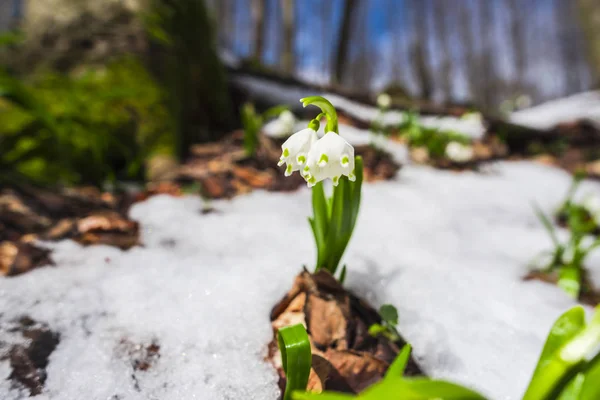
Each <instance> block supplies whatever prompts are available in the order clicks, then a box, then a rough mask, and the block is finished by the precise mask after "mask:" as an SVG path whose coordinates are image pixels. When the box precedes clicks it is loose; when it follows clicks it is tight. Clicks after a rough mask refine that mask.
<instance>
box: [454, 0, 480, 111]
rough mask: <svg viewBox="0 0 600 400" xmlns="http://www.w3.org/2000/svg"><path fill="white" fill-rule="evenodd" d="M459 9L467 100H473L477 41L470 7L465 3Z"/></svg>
mask: <svg viewBox="0 0 600 400" xmlns="http://www.w3.org/2000/svg"><path fill="white" fill-rule="evenodd" d="M459 7H460V8H459V24H458V29H459V32H458V33H459V35H460V42H461V44H462V51H463V62H464V68H465V72H466V74H465V75H466V76H467V79H466V81H467V82H466V83H467V98H469V99H471V100H473V97H474V96H475V95H474V90H473V79H474V77H475V73H476V71H477V69H476V66H475V64H476V62H475V41H474V40H473V26H472V19H471V16H470V14H469V7H468V6H467V5H466V4H465V2H461V3H460V5H459Z"/></svg>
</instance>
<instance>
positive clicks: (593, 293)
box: [523, 271, 600, 307]
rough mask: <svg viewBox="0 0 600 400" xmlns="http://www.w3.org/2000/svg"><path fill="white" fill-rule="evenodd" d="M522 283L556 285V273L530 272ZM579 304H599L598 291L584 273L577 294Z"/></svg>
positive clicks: (599, 294) (599, 292) (599, 295)
mask: <svg viewBox="0 0 600 400" xmlns="http://www.w3.org/2000/svg"><path fill="white" fill-rule="evenodd" d="M523 280H524V281H530V280H538V281H542V282H546V283H551V284H553V285H556V284H558V272H556V271H553V272H545V271H531V272H530V273H528V274H527V275H525V276H524V277H523ZM577 300H578V301H579V302H581V303H584V304H588V305H590V306H592V307H595V306H597V305H598V304H600V291H599V290H598V289H597V288H595V287H594V285H593V284H592V281H591V279H590V278H589V277H588V274H587V273H586V272H585V271H584V273H583V280H582V282H581V290H580V292H579V298H578V299H577Z"/></svg>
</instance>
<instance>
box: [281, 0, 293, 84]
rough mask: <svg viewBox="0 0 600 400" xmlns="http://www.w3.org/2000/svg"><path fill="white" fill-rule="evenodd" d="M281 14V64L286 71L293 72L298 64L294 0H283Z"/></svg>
mask: <svg viewBox="0 0 600 400" xmlns="http://www.w3.org/2000/svg"><path fill="white" fill-rule="evenodd" d="M280 4H281V16H282V26H283V40H282V49H281V59H280V62H281V66H282V68H283V70H284V71H285V72H287V73H288V74H292V73H293V72H294V66H295V64H296V60H295V53H294V33H295V30H296V26H295V19H294V5H295V1H294V0H281V1H280Z"/></svg>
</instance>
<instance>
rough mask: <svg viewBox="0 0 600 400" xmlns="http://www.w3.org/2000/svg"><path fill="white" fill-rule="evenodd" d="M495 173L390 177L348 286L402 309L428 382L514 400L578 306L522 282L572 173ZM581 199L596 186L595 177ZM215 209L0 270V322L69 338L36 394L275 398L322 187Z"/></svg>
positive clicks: (519, 167) (183, 207)
mask: <svg viewBox="0 0 600 400" xmlns="http://www.w3.org/2000/svg"><path fill="white" fill-rule="evenodd" d="M347 135H348V136H352V132H351V131H350V130H348V132H347ZM488 169H489V172H487V173H486V174H477V173H473V172H465V173H453V172H449V171H437V170H434V169H431V168H428V167H421V166H411V165H409V166H406V167H404V168H403V169H402V170H401V171H400V174H399V176H398V177H397V179H395V180H393V181H389V182H380V183H376V184H365V186H364V193H363V202H362V205H361V214H360V216H359V221H358V222H357V227H356V231H355V234H354V237H353V239H352V241H351V243H350V246H349V249H348V252H347V254H346V256H345V257H344V260H343V262H346V263H347V264H348V282H347V284H348V286H349V287H350V288H351V289H352V290H354V291H356V292H357V293H359V294H361V295H363V296H365V297H366V298H367V299H368V300H370V301H371V302H372V303H373V305H375V306H379V305H380V304H382V303H391V304H394V305H396V306H397V307H398V309H399V312H400V331H401V332H402V334H403V335H404V336H405V337H406V338H407V339H408V340H409V341H410V342H411V343H412V344H413V347H414V353H415V355H416V356H417V358H418V360H419V361H420V363H421V364H422V366H423V367H424V369H425V371H426V372H428V373H429V374H432V375H433V376H435V377H440V378H446V379H451V380H455V381H458V382H461V383H463V384H466V385H469V386H471V387H473V388H475V389H478V390H480V391H482V392H483V393H484V394H486V395H489V396H490V397H491V398H493V399H499V400H512V399H515V400H516V399H519V398H520V396H521V394H522V393H523V390H524V388H525V386H526V384H527V382H528V380H529V377H530V375H531V373H532V372H533V369H534V366H535V363H536V360H537V357H538V355H539V353H540V351H541V349H542V346H543V343H544V340H545V337H546V334H547V333H548V330H549V328H550V326H551V324H552V323H553V321H554V320H555V319H556V318H557V317H558V316H559V315H560V314H561V313H562V312H563V311H565V310H566V309H567V308H569V307H570V306H572V305H573V304H574V303H573V301H571V300H570V299H569V298H568V297H567V295H566V294H564V293H563V292H562V291H561V290H560V289H559V288H557V287H555V286H553V285H549V284H544V283H540V282H523V281H522V280H521V277H522V276H523V275H524V274H526V272H527V264H528V263H529V262H530V261H531V260H532V259H533V257H534V256H536V255H537V254H538V253H539V252H540V251H542V250H545V249H548V248H549V246H550V240H549V238H548V237H547V234H546V232H545V231H544V229H543V227H542V226H541V224H540V223H539V222H538V221H537V219H536V217H535V215H534V213H533V211H532V207H531V202H532V201H536V202H538V203H539V204H540V206H541V207H542V208H543V209H545V210H551V209H553V208H554V207H555V206H557V205H558V203H559V202H560V201H561V200H562V198H563V196H564V193H565V192H566V189H567V187H568V185H569V183H570V177H569V175H568V174H566V173H565V172H562V171H560V170H557V169H553V168H549V167H546V166H541V165H537V164H533V163H528V162H519V163H498V164H493V165H492V167H491V168H488ZM586 191H593V192H594V193H596V194H599V193H600V187H599V186H598V184H595V183H587V182H586ZM202 205H203V203H202V201H201V199H199V198H197V197H191V196H188V197H183V198H172V197H168V196H155V197H152V198H150V199H149V200H147V201H145V202H143V203H139V204H136V205H135V206H134V207H133V208H132V210H131V216H132V217H133V218H135V219H136V220H138V221H139V222H140V224H141V229H142V236H143V242H144V247H139V248H134V249H131V250H129V251H127V252H123V251H120V250H117V249H114V248H110V247H106V246H95V247H89V248H83V247H81V246H79V245H77V244H75V243H73V242H71V241H64V242H59V243H57V244H52V245H50V246H52V247H53V248H54V249H55V252H54V258H55V261H56V264H57V265H56V266H55V267H47V268H40V269H37V270H35V271H32V272H30V273H27V274H24V275H22V276H18V277H14V278H0V310H2V315H1V316H0V325H2V326H5V325H6V324H7V323H9V321H11V320H14V319H16V318H18V317H19V316H21V315H24V314H27V315H29V316H31V317H32V318H33V319H35V320H37V321H40V322H45V323H47V324H49V326H50V328H51V329H52V330H54V331H58V332H59V333H60V335H61V340H60V343H59V345H58V347H57V349H56V350H55V351H54V353H52V355H51V356H50V362H49V365H48V368H47V372H48V380H47V382H46V388H45V390H44V393H43V396H38V397H34V399H36V400H42V399H43V400H52V399H59V400H81V399H120V400H138V399H140V400H141V399H162V400H181V399H206V400H225V399H242V398H243V399H256V400H275V399H276V398H277V396H278V393H279V390H278V388H277V376H276V374H275V371H274V370H273V369H272V368H271V367H270V366H269V365H268V364H267V363H265V362H264V361H263V359H264V356H265V355H266V350H267V349H266V346H267V343H268V342H269V341H270V340H271V338H272V332H271V327H270V322H269V312H270V309H271V307H272V306H273V305H274V304H275V303H276V302H277V301H278V300H279V299H280V297H281V296H282V295H283V294H284V293H285V292H286V291H287V290H288V289H289V288H290V286H291V284H292V282H293V279H294V276H295V275H296V274H297V273H299V272H300V270H301V268H302V265H303V264H306V265H307V266H309V267H310V266H311V265H312V264H313V262H314V259H315V249H314V244H313V238H312V235H311V232H310V229H309V226H308V223H307V221H306V217H307V216H308V215H309V214H310V213H311V210H310V191H309V190H307V189H304V188H303V189H301V190H300V191H299V192H297V193H293V194H278V193H266V192H261V191H258V192H253V193H251V194H249V195H246V196H242V197H238V198H236V199H234V200H232V201H214V202H213V206H214V207H215V208H216V209H218V210H219V211H220V212H219V213H213V214H206V215H203V214H201V212H200V210H201V209H202ZM595 275H596V277H597V275H598V274H597V272H596V273H595ZM5 339H6V338H5V337H4V334H2V333H0V342H1V341H3V340H5ZM123 340H126V341H128V342H132V343H136V344H140V345H141V346H145V345H148V344H150V343H153V342H155V343H157V344H158V345H159V346H160V357H159V358H158V359H157V361H156V362H155V364H153V365H152V366H151V367H150V368H149V369H148V370H147V371H135V370H134V369H133V364H132V360H131V357H130V356H129V355H128V354H127V353H126V352H125V353H124V352H123V351H122V350H121V347H122V345H121V343H122V342H123ZM8 373H9V368H8V367H7V361H6V360H4V361H0V374H2V375H0V398H7V399H11V400H13V399H24V397H23V396H22V395H20V394H19V393H18V392H16V391H15V390H14V389H11V384H10V382H9V381H7V380H6V377H7V374H8Z"/></svg>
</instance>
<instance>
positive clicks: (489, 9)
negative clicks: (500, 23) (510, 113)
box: [479, 0, 496, 110]
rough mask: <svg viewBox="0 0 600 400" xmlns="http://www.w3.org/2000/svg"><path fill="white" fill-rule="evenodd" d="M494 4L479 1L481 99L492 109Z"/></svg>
mask: <svg viewBox="0 0 600 400" xmlns="http://www.w3.org/2000/svg"><path fill="white" fill-rule="evenodd" d="M493 17H494V4H493V3H492V2H491V1H487V0H483V1H481V2H480V3H479V24H480V25H479V29H480V32H479V37H480V38H481V44H482V46H481V60H480V66H481V69H480V72H479V76H480V85H479V86H480V87H479V89H480V95H479V99H480V102H481V105H482V106H483V107H484V108H485V109H487V110H490V109H491V108H492V107H493V102H494V95H495V82H493V79H494V78H495V76H496V74H495V73H494V60H493V47H494V43H493V40H494V36H493V35H492V32H493V20H494V18H493Z"/></svg>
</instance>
